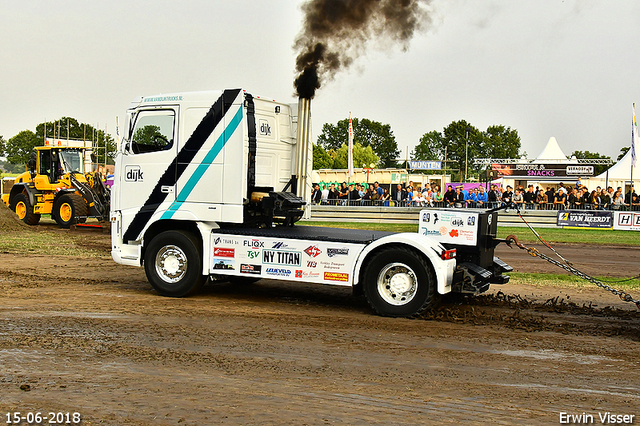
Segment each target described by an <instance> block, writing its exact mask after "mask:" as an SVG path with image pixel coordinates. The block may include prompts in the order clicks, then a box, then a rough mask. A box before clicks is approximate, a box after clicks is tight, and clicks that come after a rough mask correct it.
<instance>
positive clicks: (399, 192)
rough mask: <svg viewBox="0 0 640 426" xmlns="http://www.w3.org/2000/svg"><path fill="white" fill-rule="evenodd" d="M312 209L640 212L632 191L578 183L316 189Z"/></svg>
mask: <svg viewBox="0 0 640 426" xmlns="http://www.w3.org/2000/svg"><path fill="white" fill-rule="evenodd" d="M311 200H312V203H314V204H325V205H348V206H385V207H390V206H396V207H407V206H408V207H452V208H495V207H500V206H504V205H506V204H510V203H515V204H516V205H519V206H520V207H521V208H524V209H531V210H564V209H577V210H640V201H639V200H638V195H637V194H636V192H635V190H634V188H633V187H632V188H631V190H630V191H628V192H627V193H626V194H625V193H623V189H622V188H621V187H618V188H617V190H615V191H614V190H613V187H611V186H609V187H607V188H606V189H605V188H601V187H599V186H598V187H596V188H595V189H594V190H591V191H589V189H588V188H587V187H586V186H584V185H582V184H581V181H580V180H578V182H576V184H575V185H573V186H565V185H564V184H563V183H562V182H561V183H560V184H559V186H558V188H553V187H550V186H548V187H546V189H545V188H543V187H540V186H536V187H535V188H534V186H533V185H529V186H528V187H527V188H526V189H525V188H523V187H522V186H518V187H517V188H515V189H513V188H512V187H511V186H510V185H507V186H506V188H503V187H502V186H501V185H494V184H491V185H490V189H489V190H488V191H487V190H486V189H485V187H484V186H483V185H478V186H477V187H475V188H472V189H470V190H464V189H463V186H462V185H457V186H456V187H455V188H454V187H453V185H448V186H447V189H446V191H444V192H442V190H441V188H440V186H438V185H436V184H433V185H432V184H429V183H426V184H424V187H422V186H420V185H414V183H413V182H411V181H409V182H407V183H406V184H404V185H403V184H397V185H395V187H394V186H393V185H391V191H390V190H389V189H388V188H383V186H382V185H380V184H379V183H378V182H375V183H373V185H371V184H365V183H363V184H359V183H355V184H348V185H347V183H346V182H342V184H340V185H339V186H338V185H336V184H335V183H331V184H325V183H322V184H315V185H314V190H313V193H312V195H311Z"/></svg>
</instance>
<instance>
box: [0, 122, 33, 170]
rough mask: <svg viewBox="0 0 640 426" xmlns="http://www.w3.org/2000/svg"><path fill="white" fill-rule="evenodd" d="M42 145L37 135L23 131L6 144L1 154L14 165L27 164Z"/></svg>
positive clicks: (29, 131)
mask: <svg viewBox="0 0 640 426" xmlns="http://www.w3.org/2000/svg"><path fill="white" fill-rule="evenodd" d="M40 145H41V143H40V142H39V141H38V138H37V136H36V134H35V133H33V132H32V131H31V130H23V131H21V132H20V133H18V134H17V135H15V136H14V137H12V138H11V139H9V140H8V141H7V142H6V143H5V144H4V148H3V150H2V153H1V154H2V155H4V156H5V157H7V160H9V162H10V163H12V164H26V162H27V161H29V157H30V156H31V153H32V152H33V150H34V148H35V147H36V146H40Z"/></svg>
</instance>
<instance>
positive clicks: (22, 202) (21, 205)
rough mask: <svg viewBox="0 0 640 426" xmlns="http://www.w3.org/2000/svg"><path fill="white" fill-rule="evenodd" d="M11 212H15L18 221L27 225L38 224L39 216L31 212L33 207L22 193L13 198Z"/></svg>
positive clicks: (27, 197)
mask: <svg viewBox="0 0 640 426" xmlns="http://www.w3.org/2000/svg"><path fill="white" fill-rule="evenodd" d="M11 210H13V211H14V212H16V214H17V215H18V219H20V220H21V221H23V222H24V223H26V224H27V225H37V224H38V222H40V215H39V214H35V213H34V212H33V206H32V205H31V202H30V201H29V196H28V195H27V194H25V193H24V192H21V193H20V194H17V195H16V196H15V197H13V200H12V201H11Z"/></svg>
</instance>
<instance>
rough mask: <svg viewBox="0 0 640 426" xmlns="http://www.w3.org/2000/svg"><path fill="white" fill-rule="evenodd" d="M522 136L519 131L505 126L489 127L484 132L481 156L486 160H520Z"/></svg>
mask: <svg viewBox="0 0 640 426" xmlns="http://www.w3.org/2000/svg"><path fill="white" fill-rule="evenodd" d="M519 152H520V136H519V135H518V131H517V130H511V127H505V126H503V125H498V126H489V127H488V128H487V130H486V131H485V132H483V140H482V144H481V146H480V155H482V156H483V157H484V158H518V156H519Z"/></svg>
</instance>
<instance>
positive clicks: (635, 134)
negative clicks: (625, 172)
mask: <svg viewBox="0 0 640 426" xmlns="http://www.w3.org/2000/svg"><path fill="white" fill-rule="evenodd" d="M637 138H638V123H637V121H636V103H635V102H634V103H633V122H632V123H631V188H629V201H631V197H632V196H633V168H634V167H635V166H636V139H637Z"/></svg>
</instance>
